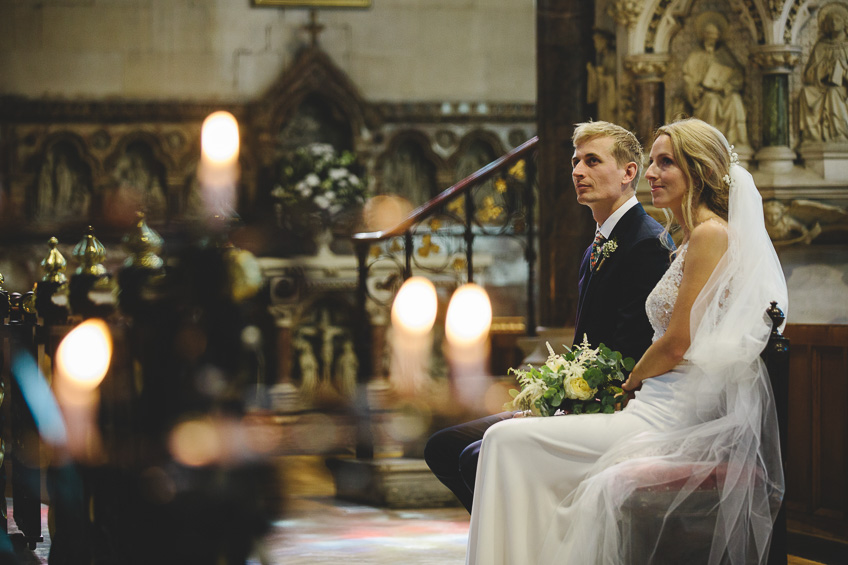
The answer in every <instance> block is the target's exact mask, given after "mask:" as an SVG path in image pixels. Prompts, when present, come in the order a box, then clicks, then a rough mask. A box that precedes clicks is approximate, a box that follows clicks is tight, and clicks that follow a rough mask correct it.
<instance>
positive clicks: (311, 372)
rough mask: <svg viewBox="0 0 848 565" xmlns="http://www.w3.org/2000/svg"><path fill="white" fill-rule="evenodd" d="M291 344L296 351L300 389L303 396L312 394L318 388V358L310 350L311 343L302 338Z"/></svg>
mask: <svg viewBox="0 0 848 565" xmlns="http://www.w3.org/2000/svg"><path fill="white" fill-rule="evenodd" d="M293 346H294V349H295V351H297V352H298V357H297V361H298V364H299V366H300V391H301V393H302V394H303V395H304V396H307V397H309V396H312V395H313V394H314V393H315V390H316V389H317V388H318V359H317V358H316V357H315V353H314V352H313V351H312V344H311V343H309V342H308V341H307V340H305V339H304V338H302V337H299V338H297V339H296V340H295V341H294V343H293Z"/></svg>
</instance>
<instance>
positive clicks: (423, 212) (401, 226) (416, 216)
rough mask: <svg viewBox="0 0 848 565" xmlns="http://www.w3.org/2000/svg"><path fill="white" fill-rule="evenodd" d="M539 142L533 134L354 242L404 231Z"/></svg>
mask: <svg viewBox="0 0 848 565" xmlns="http://www.w3.org/2000/svg"><path fill="white" fill-rule="evenodd" d="M538 143H539V136H533V137H532V138H530V139H528V140H527V141H525V142H524V143H522V144H521V145H519V146H518V147H516V148H515V149H513V150H512V151H510V152H509V153H505V154H504V155H502V156H501V157H499V158H497V159H495V160H494V161H492V162H491V163H489V164H488V165H486V166H485V167H483V168H481V169H479V170H477V171H475V172H473V173H471V174H470V175H468V176H467V177H465V178H464V179H462V180H461V181H459V182H457V183H456V184H454V185H453V186H451V187H449V188H446V189H445V190H443V191H442V192H441V193H439V194H438V195H437V196H436V197H435V198H433V199H431V200H429V201H427V202H425V203H424V204H422V205H421V206H419V207H418V208H416V209H415V210H413V211H412V212H410V213H409V215H408V216H407V217H406V218H404V219H403V220H401V222H400V223H398V224H397V225H395V226H394V227H391V228H389V229H386V230H382V231H376V232H360V233H356V234H354V235H353V236H352V237H353V240H354V242H355V243H373V242H377V241H382V240H384V239H387V238H390V237H395V236H398V235H401V234H403V233H405V232H406V231H407V230H408V229H409V228H410V227H411V226H413V225H414V224H416V223H417V222H419V221H421V220H422V219H423V218H426V217H427V216H428V215H430V213H431V212H433V211H434V210H436V209H438V208H439V206H441V205H442V204H444V203H445V202H447V201H449V200H451V199H453V198H454V197H455V196H457V195H458V194H462V193H464V192H466V191H467V190H469V189H470V187H472V186H474V185H476V184H478V183H480V182H483V181H485V180H487V179H488V178H489V177H491V176H493V175H494V174H495V173H497V172H498V171H501V170H503V169H504V168H505V167H507V166H509V165H511V164H513V163H514V162H515V161H518V160H519V159H521V158H523V157H524V156H525V155H527V154H528V153H530V152H532V151H533V150H534V149H535V148H536V145H538Z"/></svg>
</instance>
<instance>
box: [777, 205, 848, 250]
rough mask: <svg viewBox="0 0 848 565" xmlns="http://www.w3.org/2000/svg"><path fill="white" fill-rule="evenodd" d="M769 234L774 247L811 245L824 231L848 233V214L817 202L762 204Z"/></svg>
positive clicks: (838, 208)
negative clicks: (796, 244) (799, 244)
mask: <svg viewBox="0 0 848 565" xmlns="http://www.w3.org/2000/svg"><path fill="white" fill-rule="evenodd" d="M763 214H764V216H765V222H766V230H768V233H769V236H770V237H771V239H772V241H773V242H774V244H775V246H787V245H792V244H795V243H807V244H809V243H810V242H811V241H813V240H814V239H815V238H817V237H818V236H819V235H821V234H822V232H823V231H836V230H839V231H848V212H846V211H845V210H844V209H842V208H840V207H838V206H832V205H829V204H823V203H821V202H816V201H814V200H803V199H798V200H792V201H791V202H789V203H785V202H781V201H779V200H769V201H767V202H765V203H763Z"/></svg>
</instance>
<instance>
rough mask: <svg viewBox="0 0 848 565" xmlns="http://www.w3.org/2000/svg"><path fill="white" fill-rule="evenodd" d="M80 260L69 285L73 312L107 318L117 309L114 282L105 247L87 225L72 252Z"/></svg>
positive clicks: (90, 316)
mask: <svg viewBox="0 0 848 565" xmlns="http://www.w3.org/2000/svg"><path fill="white" fill-rule="evenodd" d="M73 254H74V257H75V258H76V259H77V260H78V261H79V262H80V266H79V267H78V268H77V270H76V273H75V274H74V276H72V277H71V281H70V284H69V293H68V294H69V302H70V305H71V312H72V313H73V314H77V315H80V316H82V317H83V318H108V317H109V316H110V315H111V314H112V313H113V312H114V311H115V285H114V281H113V280H112V275H110V274H109V273H108V272H107V271H106V267H104V266H103V261H104V260H105V259H106V248H105V247H104V246H103V244H102V243H100V240H99V239H97V238H96V237H95V236H94V228H93V227H91V226H88V229H87V230H86V234H85V235H84V236H83V238H82V240H80V242H79V243H77V245H76V247H74V251H73Z"/></svg>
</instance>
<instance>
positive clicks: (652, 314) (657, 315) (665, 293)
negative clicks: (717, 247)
mask: <svg viewBox="0 0 848 565" xmlns="http://www.w3.org/2000/svg"><path fill="white" fill-rule="evenodd" d="M688 245H689V244H688V243H686V244H684V245H683V246H681V247H680V249H679V250H678V252H677V256H676V257H675V258H674V261H672V262H671V265H670V266H669V268H668V270H667V271H666V272H665V274H664V275H663V277H662V278H661V279H660V282H658V283H657V286H655V287H654V290H652V291H651V294H649V295H648V299H647V300H646V301H645V311H646V312H647V314H648V321H649V322H651V327H652V328H654V341H656V340H658V339H659V338H661V337H662V336H663V334H664V333H665V330H667V329H668V324H669V322H670V321H671V313H672V312H673V311H674V303H675V302H676V301H677V290H678V288H679V287H680V281H681V280H682V279H683V263H684V262H685V257H686V249H687V247H688Z"/></svg>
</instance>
